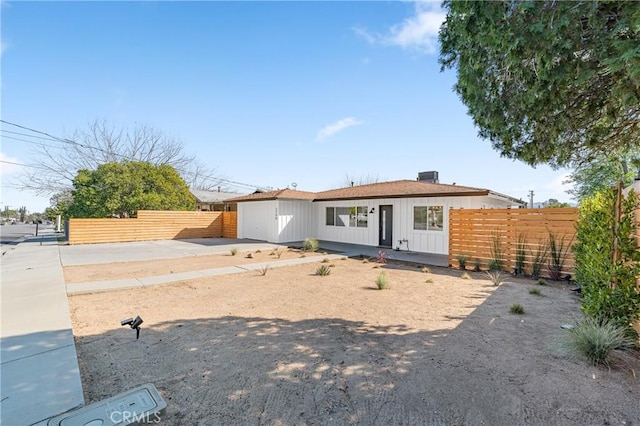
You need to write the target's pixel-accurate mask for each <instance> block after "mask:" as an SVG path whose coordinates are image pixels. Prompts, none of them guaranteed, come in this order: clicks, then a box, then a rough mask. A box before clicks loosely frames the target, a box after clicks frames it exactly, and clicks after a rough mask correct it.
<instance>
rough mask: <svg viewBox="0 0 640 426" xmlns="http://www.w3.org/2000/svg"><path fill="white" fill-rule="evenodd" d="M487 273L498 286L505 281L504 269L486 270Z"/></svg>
mask: <svg viewBox="0 0 640 426" xmlns="http://www.w3.org/2000/svg"><path fill="white" fill-rule="evenodd" d="M485 274H486V275H487V277H489V279H490V280H491V282H492V283H493V285H495V286H496V287H497V286H499V285H500V284H502V283H503V282H504V277H503V275H502V271H495V270H494V271H486V272H485Z"/></svg>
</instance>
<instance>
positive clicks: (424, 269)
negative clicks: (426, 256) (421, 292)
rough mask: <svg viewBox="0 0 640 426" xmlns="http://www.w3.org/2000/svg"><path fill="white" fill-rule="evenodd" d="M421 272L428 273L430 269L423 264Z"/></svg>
mask: <svg viewBox="0 0 640 426" xmlns="http://www.w3.org/2000/svg"><path fill="white" fill-rule="evenodd" d="M422 272H424V273H425V274H428V273H429V272H431V269H429V268H428V267H427V266H425V267H424V268H422Z"/></svg>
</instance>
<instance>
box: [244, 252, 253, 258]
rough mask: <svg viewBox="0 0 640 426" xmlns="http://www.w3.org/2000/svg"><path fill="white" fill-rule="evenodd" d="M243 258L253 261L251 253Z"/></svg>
mask: <svg viewBox="0 0 640 426" xmlns="http://www.w3.org/2000/svg"><path fill="white" fill-rule="evenodd" d="M245 257H246V258H247V259H253V255H252V254H251V253H248V254H247V255H246V256H245Z"/></svg>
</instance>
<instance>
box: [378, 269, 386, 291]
mask: <svg viewBox="0 0 640 426" xmlns="http://www.w3.org/2000/svg"><path fill="white" fill-rule="evenodd" d="M376 286H377V287H378V290H384V289H387V288H389V279H388V278H387V276H386V275H385V273H384V272H380V274H379V275H378V277H377V278H376Z"/></svg>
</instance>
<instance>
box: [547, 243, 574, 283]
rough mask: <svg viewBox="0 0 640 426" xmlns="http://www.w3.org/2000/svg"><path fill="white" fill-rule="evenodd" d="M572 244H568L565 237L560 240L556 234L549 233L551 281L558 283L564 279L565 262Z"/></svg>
mask: <svg viewBox="0 0 640 426" xmlns="http://www.w3.org/2000/svg"><path fill="white" fill-rule="evenodd" d="M571 242H572V241H570V242H569V243H568V244H567V243H566V242H565V236H564V235H563V236H562V237H561V238H560V239H559V238H558V236H557V235H556V234H555V233H553V232H549V240H548V247H549V263H548V265H547V267H548V268H549V278H550V279H552V280H554V281H558V280H560V279H561V278H562V269H563V268H564V262H565V261H566V260H567V255H568V254H569V250H571Z"/></svg>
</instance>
